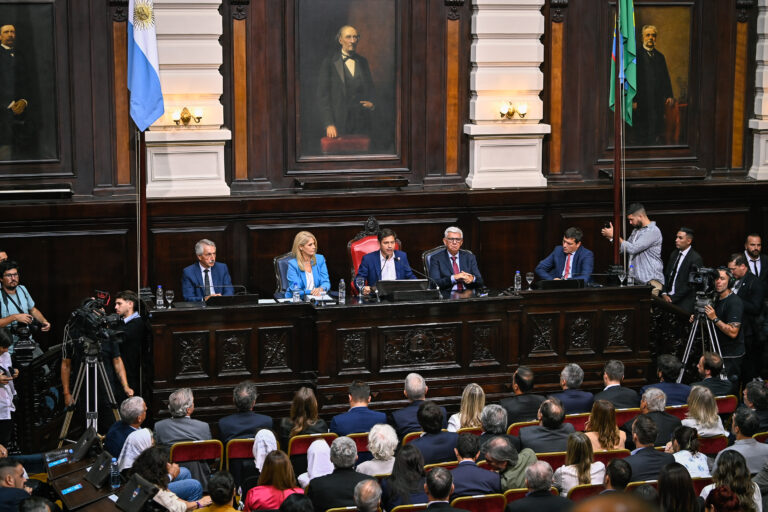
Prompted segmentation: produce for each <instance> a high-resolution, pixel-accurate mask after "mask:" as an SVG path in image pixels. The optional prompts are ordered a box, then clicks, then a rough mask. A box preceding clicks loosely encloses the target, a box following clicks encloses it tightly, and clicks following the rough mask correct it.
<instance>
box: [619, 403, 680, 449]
mask: <svg viewBox="0 0 768 512" xmlns="http://www.w3.org/2000/svg"><path fill="white" fill-rule="evenodd" d="M648 417H649V418H651V419H652V420H653V422H654V423H655V424H656V429H657V430H658V434H657V435H656V446H664V445H665V444H667V443H668V442H669V441H670V440H671V439H672V434H673V433H674V432H675V429H676V428H677V427H679V426H680V425H681V424H682V422H681V421H680V418H678V417H677V416H673V415H672V414H669V413H668V412H664V411H651V412H649V413H648ZM633 423H635V418H632V419H631V420H629V421H628V422H626V423H625V424H624V425H622V426H621V429H622V430H623V431H624V432H626V433H627V448H629V449H630V450H632V449H634V448H635V444H634V443H633V442H632V424H633Z"/></svg>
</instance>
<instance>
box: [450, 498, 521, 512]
mask: <svg viewBox="0 0 768 512" xmlns="http://www.w3.org/2000/svg"><path fill="white" fill-rule="evenodd" d="M451 506H452V507H453V508H460V509H463V510H470V511H472V512H504V507H506V506H507V500H506V499H505V498H504V495H503V494H480V495H477V496H462V497H461V498H456V499H454V500H453V501H452V502H451Z"/></svg>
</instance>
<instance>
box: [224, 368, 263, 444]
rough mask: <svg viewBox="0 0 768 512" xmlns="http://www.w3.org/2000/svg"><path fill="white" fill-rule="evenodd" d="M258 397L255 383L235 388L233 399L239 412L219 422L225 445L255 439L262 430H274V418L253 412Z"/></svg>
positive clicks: (243, 384)
mask: <svg viewBox="0 0 768 512" xmlns="http://www.w3.org/2000/svg"><path fill="white" fill-rule="evenodd" d="M257 396H258V395H257V393H256V384H254V383H253V382H248V381H246V382H241V383H240V384H238V385H237V386H235V389H234V391H233V392H232V399H233V400H234V402H235V407H236V408H237V412H236V413H235V414H230V415H229V416H224V417H223V418H221V419H220V420H219V438H220V439H221V441H222V442H223V443H224V444H227V442H229V441H231V440H232V439H243V438H248V437H254V436H255V435H256V432H257V431H259V430H261V429H262V428H268V429H271V428H272V418H270V417H269V416H266V415H264V414H258V413H255V412H253V407H254V406H255V405H256V397H257Z"/></svg>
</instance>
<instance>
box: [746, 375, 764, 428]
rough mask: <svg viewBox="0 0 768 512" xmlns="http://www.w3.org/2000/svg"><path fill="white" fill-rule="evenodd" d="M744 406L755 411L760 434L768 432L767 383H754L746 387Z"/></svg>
mask: <svg viewBox="0 0 768 512" xmlns="http://www.w3.org/2000/svg"><path fill="white" fill-rule="evenodd" d="M743 396H744V405H746V406H747V407H749V408H750V409H752V410H753V411H755V414H757V421H758V422H759V423H760V426H759V427H758V429H759V431H760V432H768V388H766V386H765V382H761V381H752V382H750V383H749V384H747V385H746V386H745V387H744V393H743Z"/></svg>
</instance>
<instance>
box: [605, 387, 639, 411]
mask: <svg viewBox="0 0 768 512" xmlns="http://www.w3.org/2000/svg"><path fill="white" fill-rule="evenodd" d="M595 400H608V401H609V402H611V403H612V404H613V406H614V407H616V408H617V409H629V408H631V407H640V396H639V395H638V394H637V391H635V390H634V389H629V388H625V387H624V386H611V387H610V388H608V389H604V390H603V391H601V392H599V393H598V394H596V395H595Z"/></svg>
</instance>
